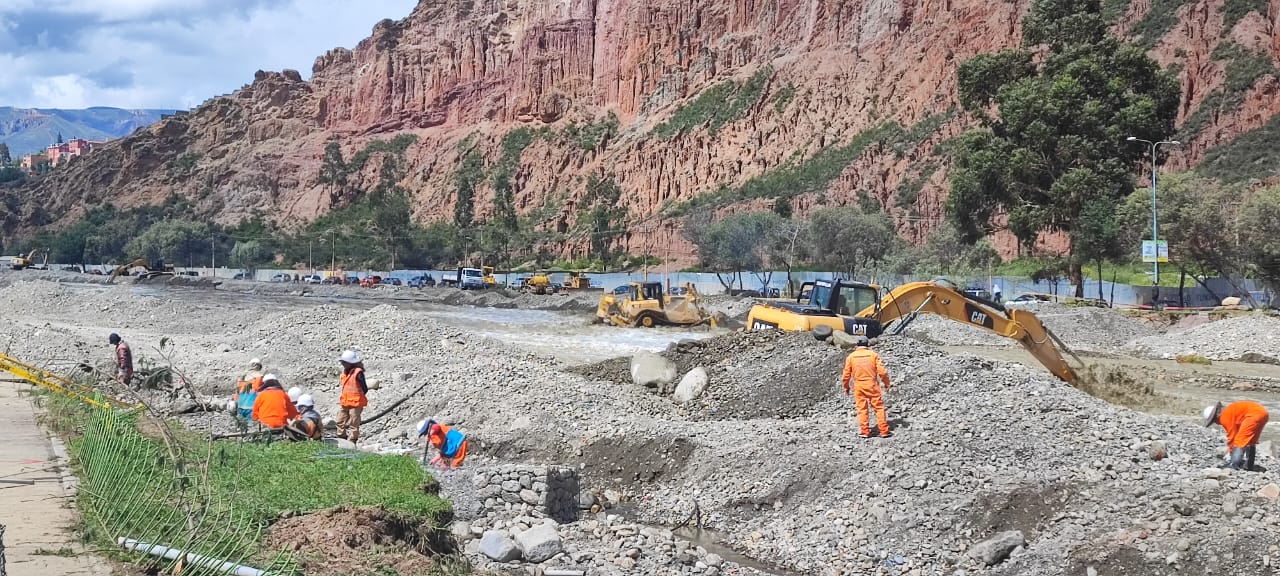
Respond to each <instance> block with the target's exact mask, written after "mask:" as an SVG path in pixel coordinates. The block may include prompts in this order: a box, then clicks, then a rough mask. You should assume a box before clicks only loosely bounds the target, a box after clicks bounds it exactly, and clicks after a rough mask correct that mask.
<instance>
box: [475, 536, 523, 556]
mask: <svg viewBox="0 0 1280 576" xmlns="http://www.w3.org/2000/svg"><path fill="white" fill-rule="evenodd" d="M480 553H481V554H484V555H485V556H488V557H489V559H490V560H493V561H495V562H510V561H512V560H519V559H520V547H519V546H516V543H515V542H513V541H512V540H511V539H510V538H508V537H507V535H506V534H504V533H502V532H499V531H497V530H489V531H486V532H485V533H484V535H483V536H481V537H480Z"/></svg>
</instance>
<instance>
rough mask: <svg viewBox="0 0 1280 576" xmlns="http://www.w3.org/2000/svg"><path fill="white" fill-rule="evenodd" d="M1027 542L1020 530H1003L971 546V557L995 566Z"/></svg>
mask: <svg viewBox="0 0 1280 576" xmlns="http://www.w3.org/2000/svg"><path fill="white" fill-rule="evenodd" d="M1026 543H1027V539H1026V537H1025V536H1023V535H1022V531H1020V530H1010V531H1008V532H1001V533H999V534H996V535H995V536H992V537H991V538H988V539H986V540H983V541H982V542H979V543H977V544H974V545H973V546H972V547H971V548H969V557H970V558H973V559H974V560H977V561H979V562H982V563H983V564H986V565H987V566H995V565H996V564H999V563H1001V562H1004V560H1005V559H1006V558H1008V557H1009V555H1010V554H1012V553H1013V551H1014V550H1016V549H1017V548H1018V547H1019V546H1023V545H1025V544H1026Z"/></svg>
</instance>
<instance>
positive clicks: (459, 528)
mask: <svg viewBox="0 0 1280 576" xmlns="http://www.w3.org/2000/svg"><path fill="white" fill-rule="evenodd" d="M449 532H450V533H452V534H453V537H454V538H457V539H458V541H459V542H463V541H466V540H470V539H471V523H469V522H465V521H462V520H458V521H457V522H454V523H453V524H450V525H449Z"/></svg>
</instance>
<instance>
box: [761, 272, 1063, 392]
mask: <svg viewBox="0 0 1280 576" xmlns="http://www.w3.org/2000/svg"><path fill="white" fill-rule="evenodd" d="M920 314H937V315H938V316H943V317H946V318H950V319H952V320H955V321H957V322H963V323H966V324H970V325H973V326H977V327H979V328H982V329H984V330H988V331H991V332H994V333H996V334H999V335H1001V336H1004V337H1006V338H1011V339H1013V340H1016V341H1018V343H1019V344H1021V345H1022V347H1023V348H1026V349H1027V351H1028V352H1030V353H1031V355H1032V356H1035V358H1036V360H1038V361H1039V362H1040V363H1041V364H1043V365H1044V367H1045V368H1048V369H1049V372H1052V373H1053V374H1054V375H1055V376H1057V377H1058V378H1061V379H1062V380H1064V381H1066V382H1068V383H1070V382H1074V381H1075V380H1076V374H1075V370H1073V369H1072V368H1071V365H1070V364H1068V363H1067V361H1066V360H1065V359H1064V358H1063V357H1062V354H1061V353H1060V352H1059V348H1061V349H1062V350H1066V351H1067V352H1068V353H1069V354H1071V355H1072V356H1073V357H1075V354H1074V353H1073V352H1071V350H1070V349H1069V348H1067V346H1066V345H1065V344H1063V342H1062V340H1060V339H1059V338H1058V337H1057V336H1056V335H1055V334H1054V333H1053V332H1052V331H1050V330H1049V328H1048V327H1046V326H1045V325H1044V324H1043V323H1041V322H1040V319H1039V318H1037V317H1036V315H1035V314H1034V313H1032V312H1031V311H1030V310H1021V309H1013V308H1010V309H1006V308H1005V307H1004V306H1003V305H1001V304H999V303H997V302H993V301H990V300H985V299H982V298H978V297H974V296H969V295H966V294H965V293H964V292H962V291H960V289H959V288H958V287H956V285H955V284H952V283H950V282H948V281H946V280H942V279H938V280H934V281H932V282H911V283H908V284H903V285H902V286H899V287H897V288H894V289H893V290H891V291H889V292H888V293H887V294H885V295H884V297H883V298H881V297H880V287H879V286H877V285H875V284H864V283H862V282H850V281H847V280H818V281H816V282H806V283H804V285H803V286H802V287H801V289H800V296H799V298H797V299H796V301H795V302H790V301H786V300H782V301H777V300H775V301H767V302H764V303H761V304H757V305H755V306H753V307H752V308H751V312H750V314H748V316H747V329H749V330H769V329H778V330H787V331H802V330H812V331H814V332H815V333H821V332H824V331H826V330H843V331H844V332H846V333H849V334H855V335H862V336H866V337H867V338H875V337H876V336H879V335H881V334H883V333H884V331H885V329H886V328H887V327H889V326H890V325H891V324H892V323H893V322H894V321H895V320H896V321H898V324H897V326H894V327H893V331H892V332H891V334H895V335H896V334H901V333H902V332H903V331H904V330H906V329H907V326H908V325H910V324H911V322H912V321H913V320H915V319H916V317H917V316H919V315H920ZM1055 343H1056V344H1057V346H1055ZM1076 361H1077V362H1079V361H1080V359H1079V358H1078V357H1076Z"/></svg>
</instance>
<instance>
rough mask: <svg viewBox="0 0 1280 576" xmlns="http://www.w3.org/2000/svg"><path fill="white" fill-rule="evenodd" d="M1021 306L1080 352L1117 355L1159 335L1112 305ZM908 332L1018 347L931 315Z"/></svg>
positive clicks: (935, 339)
mask: <svg viewBox="0 0 1280 576" xmlns="http://www.w3.org/2000/svg"><path fill="white" fill-rule="evenodd" d="M1021 309H1024V310H1029V311H1031V312H1033V313H1034V314H1035V315H1036V317H1037V318H1039V319H1040V321H1041V322H1043V323H1044V325H1045V326H1047V327H1048V328H1049V329H1050V330H1052V331H1053V333H1054V334H1056V335H1057V336H1058V337H1059V338H1061V339H1062V341H1063V342H1065V343H1066V344H1067V346H1069V347H1071V348H1072V349H1073V350H1076V351H1080V352H1091V353H1095V354H1104V355H1105V354H1116V353H1119V352H1121V351H1122V349H1123V348H1124V347H1125V345H1126V344H1128V343H1129V342H1130V341H1132V340H1134V339H1136V338H1144V337H1150V336H1153V335H1155V334H1157V331H1156V329H1155V328H1153V327H1152V326H1151V325H1150V324H1149V323H1146V322H1143V321H1141V320H1138V319H1135V318H1131V317H1129V316H1126V315H1125V314H1124V313H1122V312H1120V311H1117V310H1113V309H1110V308H1093V307H1088V306H1077V307H1073V306H1063V305H1062V304H1057V303H1054V302H1036V303H1031V304H1028V305H1023V306H1021ZM907 334H909V335H911V336H913V337H915V338H917V339H920V340H924V341H927V342H932V343H935V344H939V345H945V346H1017V343H1016V342H1014V341H1013V340H1009V339H1007V338H1004V337H1001V336H998V335H996V334H993V333H991V332H988V331H986V330H983V329H981V328H978V327H976V326H970V325H968V324H961V323H959V322H956V321H954V320H951V319H948V318H943V317H940V316H931V315H922V316H920V317H918V318H916V319H915V321H913V322H912V323H911V325H910V326H909V327H908V328H907Z"/></svg>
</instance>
